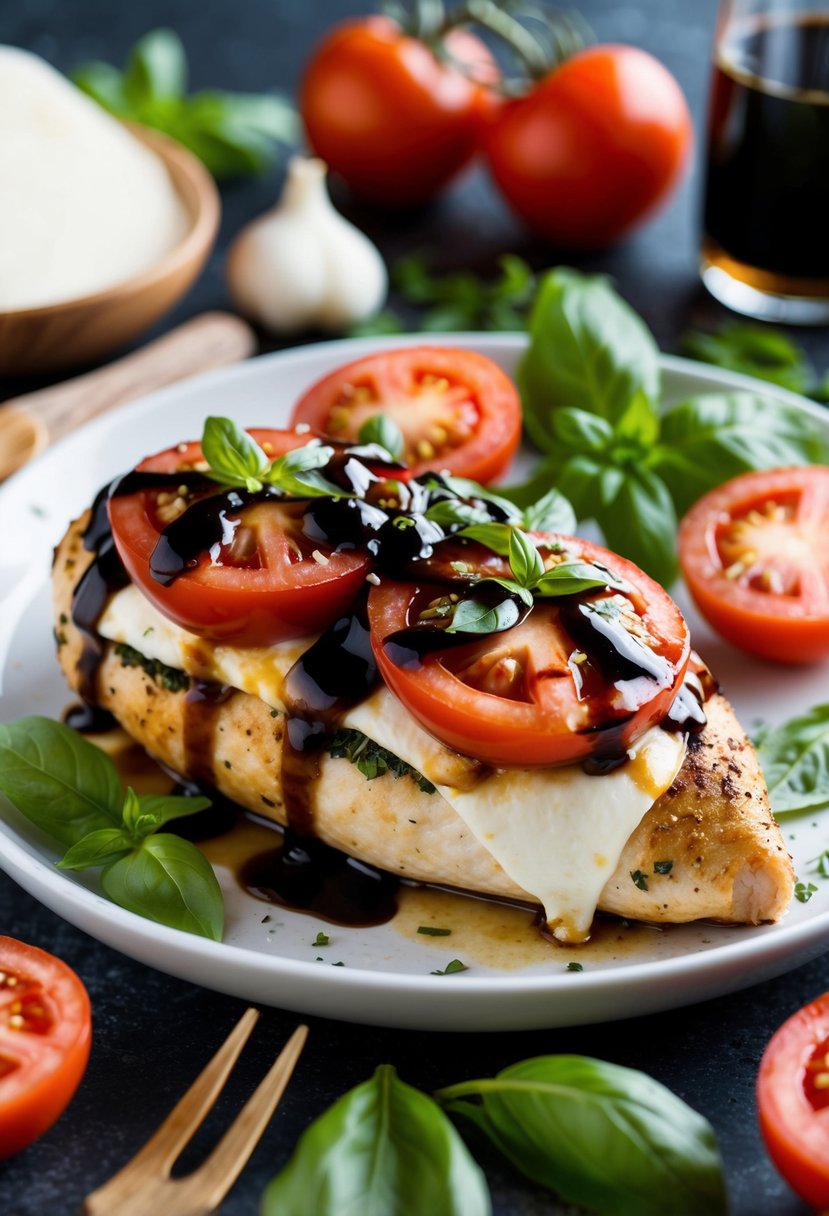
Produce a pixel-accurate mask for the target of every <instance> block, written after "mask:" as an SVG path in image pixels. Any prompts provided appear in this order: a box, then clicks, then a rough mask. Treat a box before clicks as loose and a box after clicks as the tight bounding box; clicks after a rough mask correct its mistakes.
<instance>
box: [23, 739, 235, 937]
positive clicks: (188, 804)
mask: <svg viewBox="0 0 829 1216" xmlns="http://www.w3.org/2000/svg"><path fill="white" fill-rule="evenodd" d="M0 792H2V793H3V794H5V795H6V797H7V798H8V799H9V801H10V802H11V803H12V804H13V805H14V806H16V807H17V809H18V811H20V813H21V814H22V815H25V816H26V818H27V819H28V820H29V821H30V822H31V823H33V824H34V825H35V827H37V828H39V829H40V831H42V832H44V833H46V835H48V836H51V837H52V838H53V839H54V840H56V841H58V842H59V843H60V844H62V845H64V846H66V848H67V851H66V853H65V855H64V856H63V858H62V859H61V861H59V862H58V865H59V866H60V867H61V868H63V869H66V870H87V869H92V868H98V867H103V870H102V873H101V886H102V888H103V890H104V891H105V893H106V894H107V895H108V896H109V898H110V899H111V900H112V901H113V902H114V903H117V904H120V905H121V907H122V908H128V909H129V910H130V911H131V912H135V913H137V914H138V915H139V916H145V917H147V918H148V919H149V920H154V921H158V922H159V923H160V924H163V925H171V926H172V927H173V928H174V929H183V930H185V931H186V932H188V933H198V934H200V935H201V936H202V937H210V938H213V939H214V940H215V941H221V937H222V928H223V924H224V907H223V899H222V892H221V888H220V887H219V884H218V882H217V880H216V875H215V874H214V873H213V870H212V868H211V867H210V865H209V863H208V862H207V861H206V860H205V858H204V856H203V855H202V854H201V853H200V852H199V850H198V849H197V848H196V846H195V845H193V844H191V843H190V842H189V841H188V840H182V839H181V838H180V837H179V836H174V835H172V834H170V833H167V832H159V828H162V827H163V826H164V825H165V824H167V823H169V822H170V821H171V820H173V819H181V818H182V817H184V816H186V815H193V814H195V813H196V812H197V811H202V810H204V809H205V808H206V807H208V806H210V800H209V799H208V798H189V797H187V798H183V797H174V796H172V795H170V796H166V795H159V794H142V795H137V794H136V793H135V792H134V790H132V789H129V790H127V793H126V797H125V796H124V794H123V792H122V790H121V782H120V780H119V778H118V772H117V770H116V768H115V765H114V764H113V762H112V760H111V759H110V758H109V756H107V755H106V754H105V753H104V752H102V751H101V750H100V748H97V747H95V746H94V745H93V744H92V743H89V742H88V741H87V740H86V739H84V738H83V737H82V736H80V735H78V734H76V733H75V731H73V730H70V729H69V727H67V726H64V725H62V723H60V722H53V721H52V720H51V719H50V718H41V717H30V718H21V719H20V720H19V721H18V722H8V723H0Z"/></svg>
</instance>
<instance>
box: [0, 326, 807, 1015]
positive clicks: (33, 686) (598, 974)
mask: <svg viewBox="0 0 829 1216" xmlns="http://www.w3.org/2000/svg"><path fill="white" fill-rule="evenodd" d="M410 341H411V343H412V344H418V343H419V342H422V341H423V340H422V339H417V338H413V339H411V340H410ZM406 343H407V339H405V338H399V337H395V338H393V339H376V338H375V339H366V340H359V341H349V342H331V343H326V344H324V345H316V346H307V347H302V348H300V349H297V350H292V351H285V352H281V353H279V354H275V355H270V356H266V357H263V358H260V359H255V360H252V361H250V362H248V363H246V364H243V365H241V366H237V367H233V368H230V369H228V370H225V371H222V372H218V373H213V374H210V375H207V376H203V377H199V378H196V379H193V380H190V381H187V382H185V383H184V384H181V385H177V386H175V387H173V388H170V389H166V390H164V391H163V392H159V393H156V394H154V395H153V396H151V397H148V398H146V399H145V400H143V401H141V402H138V403H134V404H130V405H128V406H126V407H124V408H122V409H120V410H118V411H116V412H114V413H112V414H109V415H107V416H105V417H103V418H101V419H99V420H98V421H96V422H93V423H92V424H90V425H89V426H86V427H84V428H83V429H81V430H79V431H77V432H76V433H75V434H73V435H71V436H69V437H68V438H67V439H65V440H64V441H63V442H61V443H59V444H57V445H56V446H55V447H54V448H52V449H50V450H49V451H47V452H46V453H44V455H42V456H41V457H40V458H39V459H37V460H36V461H34V462H33V463H32V464H31V465H29V466H28V467H27V468H26V469H24V470H23V471H22V472H21V473H19V474H18V475H17V476H16V477H15V478H13V479H12V480H11V481H10V482H8V483H6V484H5V485H4V486H3V487H2V488H0V537H2V542H1V543H0V692H2V700H0V718H1V719H3V720H12V719H15V718H18V717H20V716H21V715H23V714H29V713H41V714H49V715H53V716H58V715H59V714H60V711H61V710H62V709H63V708H64V706H65V705H66V704H67V701H68V699H69V698H68V695H67V690H66V687H65V685H64V682H63V679H62V677H61V675H60V672H59V670H58V667H57V663H56V662H55V659H54V654H53V646H52V640H51V619H50V611H49V566H50V558H51V550H52V546H53V545H54V544H55V542H56V541H57V540H58V539H59V538H60V536H61V535H62V533H63V531H64V530H65V527H66V524H67V522H68V520H69V519H71V518H73V517H75V516H76V515H78V514H79V513H80V512H81V511H82V510H83V509H84V507H86V506H87V505H88V503H89V502H90V500H91V498H92V495H93V494H94V493H95V491H97V490H98V489H99V487H100V486H101V485H102V484H104V483H105V482H106V481H108V480H109V479H110V478H111V477H113V476H115V475H116V474H117V473H119V472H121V471H123V470H124V469H125V468H127V467H130V466H132V465H133V464H135V463H136V462H137V460H138V459H139V458H140V457H142V456H143V455H145V454H146V453H148V452H151V451H156V450H158V449H161V448H164V447H166V446H168V445H169V444H171V443H174V442H178V441H179V440H180V439H182V438H186V437H189V436H194V435H198V434H200V433H201V426H202V422H203V419H204V418H205V416H206V415H207V414H224V415H227V416H230V417H232V418H234V419H236V420H237V421H238V422H239V423H241V424H243V425H247V426H251V425H260V426H262V425H271V426H274V425H275V426H279V425H282V424H283V423H284V420H285V419H286V418H287V416H288V412H289V410H290V407H291V405H292V403H293V401H294V400H295V399H296V397H297V395H298V394H299V393H300V392H301V391H302V390H303V389H304V388H305V387H306V386H307V385H308V384H310V383H311V382H312V381H314V380H315V379H317V378H318V377H319V376H321V375H323V374H324V373H325V372H327V371H329V370H331V369H333V368H335V367H337V366H338V365H339V364H341V363H344V362H346V361H348V360H350V359H354V358H357V357H359V356H360V355H362V354H366V353H369V352H371V351H374V350H378V349H382V348H383V347H395V346H401V345H404V344H406ZM523 343H524V339H523V338H522V337H520V336H518V335H515V336H512V335H502V336H497V337H495V336H488V335H487V336H485V335H480V334H477V335H458V336H453V337H451V338H448V337H447V338H444V337H443V336H442V337H441V338H440V344H441V345H461V346H467V347H469V348H471V349H475V350H479V351H481V352H482V353H483V354H486V355H489V356H490V357H492V358H494V359H495V360H496V361H497V362H498V363H500V364H501V365H502V366H503V367H504V368H505V369H506V370H507V371H508V372H512V371H513V370H514V368H515V364H516V361H517V359H518V356H519V354H520V352H521V350H522V348H523ZM662 367H663V373H664V387H665V396H666V399H667V400H668V401H669V402H676V401H678V400H681V399H682V398H684V397H686V396H687V395H689V394H690V393H697V392H706V391H718V390H722V389H753V390H755V391H759V392H762V393H764V394H765V395H766V396H768V397H773V398H775V399H779V400H780V401H781V402H788V403H789V404H794V405H797V406H798V407H799V408H802V409H804V410H807V411H808V412H810V413H811V414H813V415H814V416H815V417H816V418H818V419H819V420H821V421H822V422H823V424H824V425H825V426H826V427H827V430H829V415H827V414H826V413H824V412H823V411H821V410H820V409H819V408H818V407H817V406H814V405H811V404H810V403H808V402H804V401H802V400H801V399H800V398H796V397H793V396H792V395H791V394H788V393H785V392H783V391H782V390H776V389H773V388H771V387H770V386H768V385H759V384H757V383H756V382H754V381H751V380H749V379H747V378H746V377H743V376H738V375H733V374H731V373H726V372H722V371H720V370H718V369H714V368H708V367H704V366H701V365H699V364H693V363H690V362H688V361H686V360H682V359H674V358H667V357H666V358H664V359H663V361H662ZM677 598H678V599H679V601H680V603H681V605H682V608H683V610H684V611H685V612H686V614H687V616H688V618H689V621H690V624H691V629H692V636H693V637H694V640H695V644H696V646H697V648H698V649H699V650H700V651H701V652H702V653H703V655H704V656H705V658H706V659H707V660H708V662H709V664H710V665H711V666H712V668H713V669H714V671H715V672H716V673H717V675H718V677H719V678H720V680H721V682H722V684H723V686H724V688H725V691H726V692H727V694H728V696H729V697H730V698H731V700H732V701H733V702H734V704H735V706H736V708H737V711H738V713H739V714H740V716H741V719H742V721H743V723H744V724H745V725H746V726H747V727H749V728H750V726H751V724H752V722H754V721H755V720H756V719H758V718H762V719H765V720H767V721H770V722H777V721H780V720H782V719H784V718H786V717H788V716H790V715H791V714H793V713H796V712H799V711H802V710H804V709H806V708H807V707H810V706H812V705H814V704H815V703H817V702H818V701H821V700H825V699H826V685H827V665H826V664H824V665H822V666H820V667H817V668H810V669H786V668H778V667H772V666H769V665H765V664H762V663H760V662H759V661H754V660H752V659H749V658H748V657H746V656H743V655H740V654H738V653H736V652H735V651H734V650H732V649H731V648H730V647H728V646H727V645H726V644H725V643H723V642H721V641H720V640H719V639H718V638H716V637H715V636H714V635H713V634H712V633H711V632H710V630H709V629H708V628H707V626H706V625H705V624H704V622H702V621H701V620H700V619H699V617H698V616H697V614H696V612H695V611H694V610H693V608H692V607H691V605H690V604H689V602H688V600H687V598H686V596H685V595H684V592H683V591H682V590H680V591H679V592H678V595H677ZM6 810H7V813H6V814H5V815H4V819H5V822H2V823H0V866H2V868H3V869H4V870H5V871H6V872H7V873H8V874H10V875H11V876H12V878H14V879H15V880H16V881H17V882H18V883H20V885H21V886H22V887H24V888H25V889H26V890H27V891H29V892H30V893H31V894H33V895H34V896H36V898H38V899H40V900H41V901H42V902H43V903H44V904H46V905H47V906H48V907H50V908H51V909H53V910H54V911H55V912H57V913H59V914H60V915H61V916H63V917H65V918H66V919H67V920H69V921H71V922H72V923H73V924H75V925H78V926H79V927H80V928H81V929H84V930H85V931H86V932H88V933H90V934H91V935H92V936H93V937H96V938H98V939H100V940H101V941H103V942H106V943H107V944H108V945H111V946H113V947H115V948H116V949H118V950H121V951H123V952H124V953H126V954H129V955H131V956H132V957H134V958H137V959H140V960H141V961H143V962H145V963H147V964H149V965H151V966H154V967H158V968H160V969H161V970H164V971H167V972H169V973H171V974H173V975H176V976H179V977H181V978H184V979H188V980H191V981H193V982H195V983H199V984H204V985H206V986H208V987H211V988H216V989H219V990H220V991H223V992H229V993H233V994H236V995H238V996H242V997H245V998H246V999H248V1000H252V1001H259V1002H262V1003H264V1004H271V1005H278V1006H281V1007H283V1008H286V1009H292V1010H297V1011H302V1012H307V1013H316V1014H321V1015H326V1016H330V1017H337V1018H345V1019H348V1020H352V1021H358V1022H368V1023H374V1024H380V1025H387V1026H400V1027H417V1028H431V1029H438V1030H497V1029H522V1028H527V1029H529V1028H533V1027H543V1026H562V1025H573V1024H578V1023H588V1022H600V1021H604V1020H607V1019H609V1018H613V1019H616V1018H622V1017H627V1016H631V1015H635V1014H642V1013H647V1012H652V1011H656V1010H660V1009H668V1008H672V1007H675V1006H678V1005H684V1004H688V1003H691V1002H693V1001H698V1000H702V999H705V998H708V997H712V996H716V995H718V994H720V993H724V992H730V991H734V990H736V989H738V988H742V987H745V986H747V985H749V984H752V983H755V982H757V981H759V980H763V979H768V978H770V977H772V976H775V975H779V974H781V973H783V972H784V971H787V970H789V969H791V968H792V967H794V966H796V965H797V964H799V963H801V962H805V961H807V960H808V959H810V958H813V957H815V956H816V955H817V954H819V953H821V952H822V950H823V949H825V942H826V937H827V933H829V882H823V881H822V880H821V879H820V877H818V876H816V874H815V867H814V858H816V857H817V856H818V855H819V854H820V853H821V852H822V851H823V850H824V849H825V848H826V847H827V845H829V810H825V811H823V812H821V813H820V814H818V815H813V816H805V817H804V816H799V817H796V818H789V819H787V820H786V821H785V822H784V823H783V825H782V826H783V832H784V835H785V837H786V840H787V844H788V845H789V847H790V849H791V851H792V853H793V855H794V858H795V864H796V868H797V873H798V876H799V877H800V878H801V879H802V880H803V881H812V882H814V883H815V884H816V885H817V887H818V891H817V893H816V894H815V895H814V896H813V898H812V899H811V901H810V902H808V903H806V904H801V903H798V902H796V901H795V903H794V904H793V906H792V908H791V910H790V912H789V913H788V915H787V916H786V917H785V919H784V920H783V921H782V922H781V923H780V924H778V925H773V926H764V927H760V928H725V927H719V926H712V925H697V926H689V927H684V928H680V929H675V930H669V931H668V932H665V933H659V932H656V931H653V932H652V933H647V934H643V935H640V936H641V939H642V940H639V941H638V944H637V945H636V947H635V948H634V949H633V950H630V949H626V950H625V951H624V952H623V954H622V955H621V956H620V957H618V958H616V959H610V958H605V959H602V958H600V957H597V958H596V959H595V960H594V961H590V956H589V955H588V956H587V961H586V963H585V969H584V971H582V972H580V973H571V972H567V971H566V970H565V966H564V963H565V961H566V959H562V952H561V951H553V952H552V954H551V958H550V961H549V962H548V961H542V962H538V961H535V962H533V963H531V964H530V965H528V966H526V967H524V968H523V969H522V968H519V969H515V968H511V969H508V970H507V969H498V968H493V967H487V966H485V965H484V964H483V963H478V962H475V961H474V959H472V960H469V959H467V961H470V962H471V965H470V969H469V970H468V971H467V972H464V973H462V974H455V975H450V976H445V977H443V976H432V975H430V974H429V972H430V971H431V970H432V969H434V968H440V967H444V966H445V965H446V963H447V962H448V961H449V959H450V958H452V957H455V956H458V957H461V958H463V957H464V940H463V934H462V933H460V934H457V935H455V936H454V937H453V938H451V939H439V938H438V939H436V938H430V937H419V938H418V937H417V936H416V935H415V936H412V935H411V934H410V935H408V936H404V935H402V934H401V933H400V932H399V930H398V928H396V927H395V925H394V922H391V923H390V924H389V925H384V926H380V927H377V928H370V929H349V930H346V929H339V928H336V929H335V928H331V927H330V926H326V925H323V924H322V922H319V921H316V920H315V919H314V918H312V917H308V916H304V915H299V914H293V913H290V912H284V911H282V910H281V909H271V912H272V921H271V922H270V923H269V924H268V925H267V927H266V926H264V925H263V924H262V917H263V914H264V913H265V912H267V911H268V909H267V908H266V907H264V906H263V904H262V903H261V902H258V901H256V900H254V899H253V898H251V897H250V896H248V895H247V894H245V893H244V892H242V890H241V889H240V888H239V887H238V886H237V884H236V883H235V881H234V879H233V878H232V876H231V875H230V874H229V873H225V872H220V879H221V881H222V885H223V887H224V889H225V896H226V905H227V928H226V932H225V940H224V941H223V942H222V943H216V942H210V941H206V940H204V939H201V938H198V937H195V936H192V935H189V934H186V933H181V932H179V931H177V930H173V929H167V928H164V927H163V926H159V925H156V924H152V923H151V922H149V921H146V920H143V919H142V918H140V917H138V916H134V915H132V914H131V913H129V912H126V911H123V910H122V909H120V908H118V907H116V906H114V905H113V904H111V903H109V902H108V901H107V900H105V899H104V898H103V897H102V896H101V895H100V894H99V893H98V892H97V890H96V888H95V883H94V878H90V879H86V878H84V877H83V876H76V875H69V874H65V873H63V872H59V871H57V870H56V869H55V868H54V861H55V859H56V853H55V852H54V850H53V849H52V848H51V847H50V845H49V843H48V842H47V841H45V840H44V838H42V837H40V836H39V835H38V833H36V832H35V831H34V830H33V829H32V828H31V827H30V826H29V825H28V824H27V823H26V822H25V821H23V820H22V819H21V818H20V817H18V816H17V815H16V813H15V812H14V811H13V810H12V809H11V808H6ZM319 929H322V930H326V931H327V932H329V934H330V935H331V938H332V947H333V948H331V949H330V950H329V951H328V952H326V954H327V961H326V963H320V962H317V961H315V958H316V956H317V955H318V954H319V950H317V949H314V948H313V947H312V946H311V945H310V943H311V942H312V941H313V939H314V936H315V935H316V932H317V931H318V930H319ZM449 942H451V946H449V945H448V943H449ZM567 957H570V956H569V955H568V956H567ZM574 957H577V956H574ZM339 960H342V961H343V962H344V963H345V966H343V967H333V966H330V965H328V961H330V962H333V961H339Z"/></svg>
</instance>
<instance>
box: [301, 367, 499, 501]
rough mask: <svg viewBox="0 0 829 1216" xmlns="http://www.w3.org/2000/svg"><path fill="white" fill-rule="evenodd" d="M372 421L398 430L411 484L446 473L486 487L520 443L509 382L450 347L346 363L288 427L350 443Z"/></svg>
mask: <svg viewBox="0 0 829 1216" xmlns="http://www.w3.org/2000/svg"><path fill="white" fill-rule="evenodd" d="M376 414H386V415H387V416H388V417H389V418H392V419H393V420H394V421H395V422H396V423H397V425H398V426H399V427H400V430H401V431H402V432H403V438H404V441H405V451H404V454H403V459H404V460H405V461H406V463H407V464H409V466H410V469H411V473H412V474H414V475H415V476H417V475H419V474H420V473H425V472H427V471H428V470H433V471H436V472H439V471H440V470H443V469H449V470H450V472H452V473H454V474H455V475H456V476H458V477H471V478H472V479H473V480H475V481H479V482H484V483H486V482H489V481H492V480H493V478H495V477H498V476H500V474H501V473H503V472H504V471H505V469H506V468H507V465H508V464H509V462H510V461H511V460H512V457H513V456H514V454H515V451H516V448H517V447H518V443H519V440H520V438H521V403H520V401H519V399H518V393H517V391H516V389H515V385H514V384H513V383H512V381H511V380H510V379H509V377H508V376H506V375H505V374H504V372H502V371H501V369H500V367H498V366H497V364H495V363H493V362H492V360H491V359H487V358H485V357H484V356H483V355H478V354H475V353H474V352H473V351H468V350H456V349H454V348H450V347H429V346H420V347H412V348H410V349H407V350H390V351H383V352H382V353H380V354H376V355H368V356H367V357H366V358H365V359H357V360H356V361H355V362H354V363H347V364H346V365H345V367H339V368H337V370H336V371H334V372H331V373H329V375H327V376H325V377H323V379H322V380H318V381H317V383H316V384H313V385H312V386H311V388H309V389H308V391H307V392H306V393H305V394H304V395H303V396H302V397H300V399H299V401H298V402H297V404H296V405H295V406H294V410H293V413H292V415H291V425H292V426H293V425H296V423H298V422H305V423H308V424H309V425H310V426H311V428H312V430H314V431H319V432H321V433H324V434H326V435H330V436H331V437H332V438H334V439H344V440H355V439H356V438H357V436H358V432H359V430H360V427H361V426H362V425H363V423H364V422H366V421H367V420H368V419H369V418H371V417H373V416H374V415H376Z"/></svg>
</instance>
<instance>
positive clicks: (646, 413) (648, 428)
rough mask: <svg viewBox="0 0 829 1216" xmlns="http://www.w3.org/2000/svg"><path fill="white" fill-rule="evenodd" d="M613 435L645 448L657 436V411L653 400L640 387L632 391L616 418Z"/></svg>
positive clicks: (654, 440) (652, 442) (615, 437)
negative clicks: (636, 390) (621, 411)
mask: <svg viewBox="0 0 829 1216" xmlns="http://www.w3.org/2000/svg"><path fill="white" fill-rule="evenodd" d="M613 437H614V439H616V440H618V439H621V440H623V441H625V442H629V443H632V444H633V445H634V446H636V447H639V448H642V449H646V448H649V447H650V446H651V445H652V444H654V443H655V442H656V440H657V439H658V438H659V411H658V410H657V408H656V406H655V404H654V402H653V400H652V399H651V398H650V397H648V395H647V393H644V392H643V391H642V390H641V389H640V390H639V392H637V393H634V394H633V396H632V397H631V399H630V401H629V402H628V404H627V405H626V406H625V409H624V412H623V413H622V415H621V417H620V418H618V419H617V420H616V425H615V426H614V428H613Z"/></svg>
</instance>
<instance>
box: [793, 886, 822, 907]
mask: <svg viewBox="0 0 829 1216" xmlns="http://www.w3.org/2000/svg"><path fill="white" fill-rule="evenodd" d="M816 890H817V887H816V886H815V884H814V883H813V882H809V883H805V882H798V883H795V887H794V897H795V899H796V900H798V901H799V902H800V903H802V904H807V903H808V902H809V900H810V899H811V898H812V896H813V895H814V893H815V891H816Z"/></svg>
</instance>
